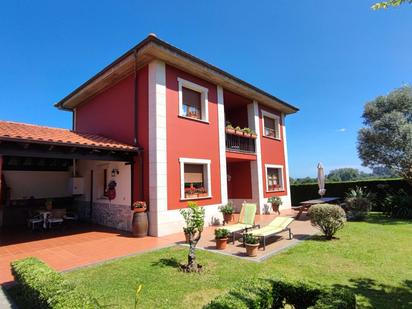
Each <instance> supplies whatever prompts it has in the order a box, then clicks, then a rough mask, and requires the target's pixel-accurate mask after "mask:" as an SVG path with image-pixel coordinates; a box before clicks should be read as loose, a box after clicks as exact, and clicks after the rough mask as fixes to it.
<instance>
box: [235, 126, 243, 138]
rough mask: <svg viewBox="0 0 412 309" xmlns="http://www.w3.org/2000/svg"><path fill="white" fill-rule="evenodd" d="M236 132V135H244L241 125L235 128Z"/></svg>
mask: <svg viewBox="0 0 412 309" xmlns="http://www.w3.org/2000/svg"><path fill="white" fill-rule="evenodd" d="M235 133H236V135H239V136H243V131H242V129H241V128H240V127H239V126H237V127H236V128H235Z"/></svg>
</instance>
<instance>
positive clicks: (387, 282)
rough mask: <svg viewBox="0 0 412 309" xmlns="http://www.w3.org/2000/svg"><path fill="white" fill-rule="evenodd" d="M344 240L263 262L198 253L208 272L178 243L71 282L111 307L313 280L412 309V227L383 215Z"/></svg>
mask: <svg viewBox="0 0 412 309" xmlns="http://www.w3.org/2000/svg"><path fill="white" fill-rule="evenodd" d="M337 236H338V238H339V239H336V240H332V241H329V242H327V241H323V240H321V239H317V238H314V239H311V240H307V241H304V242H302V243H301V244H299V245H297V246H295V247H293V248H291V249H289V250H287V251H284V252H282V253H280V254H278V255H276V256H273V257H272V258H270V259H268V260H267V261H265V262H262V263H254V262H248V261H244V260H241V259H238V258H234V257H229V256H224V255H220V254H214V253H210V252H205V251H201V250H198V260H199V262H200V263H202V264H203V265H204V269H205V271H204V272H203V273H202V274H186V273H181V272H179V271H178V270H177V264H178V263H179V262H184V261H185V259H186V253H187V249H186V248H182V247H172V248H168V249H162V250H158V251H154V252H150V253H145V254H142V255H138V256H135V257H129V258H124V259H120V260H116V261H112V262H108V263H105V264H103V265H99V266H94V267H89V268H83V269H80V270H76V271H73V272H69V273H66V274H65V276H67V278H69V280H71V281H73V282H74V283H75V284H76V285H78V288H79V289H83V290H85V291H86V292H88V293H91V294H92V295H93V296H95V297H96V298H97V299H98V301H99V302H100V303H101V304H104V305H107V307H109V308H133V304H134V293H135V288H136V286H137V285H138V284H139V283H141V284H143V289H142V291H141V293H140V301H139V308H200V307H201V306H202V305H203V304H205V303H207V302H208V301H209V300H210V299H212V298H214V297H215V296H217V295H219V294H221V293H223V292H224V291H225V290H227V289H229V288H230V287H234V286H236V284H237V283H238V282H239V281H240V280H242V279H246V278H250V277H253V276H256V277H272V278H279V277H283V278H290V279H299V280H309V281H314V282H317V283H322V284H325V285H328V286H337V287H340V286H345V287H347V288H349V289H350V290H352V291H353V292H354V293H355V294H356V296H357V300H358V303H359V307H360V308H403V307H404V308H407V307H411V306H412V258H411V257H412V245H411V244H412V224H411V222H410V221H409V222H408V221H400V220H398V221H396V220H391V219H387V218H385V217H383V216H381V215H378V214H373V215H371V216H370V217H369V218H368V220H367V222H350V223H348V224H347V225H346V227H345V228H344V229H343V230H342V231H340V232H339V234H338V235H337Z"/></svg>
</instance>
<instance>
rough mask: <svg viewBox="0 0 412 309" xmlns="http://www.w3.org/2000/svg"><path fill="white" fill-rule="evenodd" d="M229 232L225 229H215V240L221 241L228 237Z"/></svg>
mask: <svg viewBox="0 0 412 309" xmlns="http://www.w3.org/2000/svg"><path fill="white" fill-rule="evenodd" d="M229 234H230V232H229V231H228V230H227V229H216V230H215V238H216V239H222V238H227V237H228V236H229Z"/></svg>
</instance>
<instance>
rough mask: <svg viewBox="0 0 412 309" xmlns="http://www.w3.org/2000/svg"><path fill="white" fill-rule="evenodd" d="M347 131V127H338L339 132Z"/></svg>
mask: <svg viewBox="0 0 412 309" xmlns="http://www.w3.org/2000/svg"><path fill="white" fill-rule="evenodd" d="M346 131H348V129H346V128H340V129H338V132H342V133H343V132H346Z"/></svg>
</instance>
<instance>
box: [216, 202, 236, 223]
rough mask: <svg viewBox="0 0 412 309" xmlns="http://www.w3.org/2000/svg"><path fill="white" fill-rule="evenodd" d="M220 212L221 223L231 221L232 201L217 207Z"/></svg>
mask: <svg viewBox="0 0 412 309" xmlns="http://www.w3.org/2000/svg"><path fill="white" fill-rule="evenodd" d="M219 210H220V212H221V213H222V214H223V224H226V223H229V222H232V221H233V212H234V208H233V202H232V201H228V203H227V204H226V205H222V206H220V207H219Z"/></svg>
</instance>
